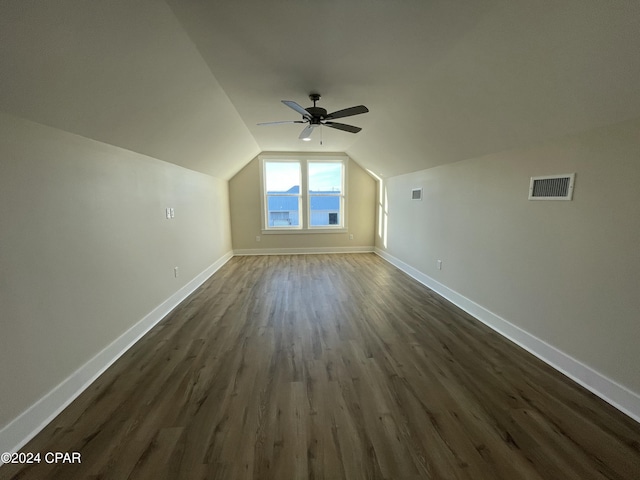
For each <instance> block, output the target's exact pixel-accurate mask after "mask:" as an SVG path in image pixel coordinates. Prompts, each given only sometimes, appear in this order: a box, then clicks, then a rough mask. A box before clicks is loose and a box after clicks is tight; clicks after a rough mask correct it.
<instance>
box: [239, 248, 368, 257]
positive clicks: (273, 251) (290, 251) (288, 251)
mask: <svg viewBox="0 0 640 480" xmlns="http://www.w3.org/2000/svg"><path fill="white" fill-rule="evenodd" d="M373 249H374V247H304V248H245V249H239V250H234V251H233V254H234V255H236V256H239V257H241V256H245V255H313V254H321V253H373Z"/></svg>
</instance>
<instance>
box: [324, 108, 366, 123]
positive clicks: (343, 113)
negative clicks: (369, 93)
mask: <svg viewBox="0 0 640 480" xmlns="http://www.w3.org/2000/svg"><path fill="white" fill-rule="evenodd" d="M368 111H369V109H368V108H367V107H365V106H364V105H358V106H357V107H350V108H345V109H344V110H338V111H337V112H333V113H330V114H329V115H327V116H326V117H325V118H326V119H327V120H333V119H334V118H343V117H350V116H352V115H360V114H361V113H367V112H368Z"/></svg>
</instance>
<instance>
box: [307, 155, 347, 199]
mask: <svg viewBox="0 0 640 480" xmlns="http://www.w3.org/2000/svg"><path fill="white" fill-rule="evenodd" d="M341 188H342V163H327V162H323V163H313V162H310V163H309V191H310V192H336V193H339V192H340V190H341Z"/></svg>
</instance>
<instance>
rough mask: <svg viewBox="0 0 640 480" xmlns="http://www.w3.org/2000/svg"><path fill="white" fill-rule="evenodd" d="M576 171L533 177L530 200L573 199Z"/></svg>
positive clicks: (530, 185)
mask: <svg viewBox="0 0 640 480" xmlns="http://www.w3.org/2000/svg"><path fill="white" fill-rule="evenodd" d="M575 178H576V174H575V173H569V174H566V175H549V176H546V177H531V183H530V184H529V200H571V199H572V198H573V182H574V180H575Z"/></svg>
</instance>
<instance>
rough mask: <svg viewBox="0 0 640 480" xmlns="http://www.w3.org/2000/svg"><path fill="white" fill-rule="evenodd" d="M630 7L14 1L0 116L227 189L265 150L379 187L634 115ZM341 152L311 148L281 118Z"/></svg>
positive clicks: (5, 11) (0, 9)
mask: <svg viewBox="0 0 640 480" xmlns="http://www.w3.org/2000/svg"><path fill="white" fill-rule="evenodd" d="M638 52H640V2H637V0H633V1H632V0H629V1H611V2H603V1H601V0H563V1H551V0H549V1H535V2H531V1H524V0H521V1H520V0H504V1H497V0H484V1H481V2H480V1H476V0H460V1H455V2H452V1H450V0H441V1H428V0H397V1H382V0H323V1H321V2H319V1H308V0H296V1H294V0H271V1H264V0H236V1H232V0H228V1H222V0H219V1H214V0H208V1H205V0H166V1H163V0H135V1H131V0H107V1H103V2H98V1H95V2H94V1H86V0H57V1H50V0H32V1H25V0H10V1H5V2H2V3H1V4H0V62H1V72H0V109H1V110H3V111H5V112H7V113H11V114H14V115H17V116H21V117H24V118H28V119H30V120H33V121H36V122H39V123H43V124H46V125H50V126H53V127H56V128H60V129H62V130H65V131H69V132H72V133H76V134H79V135H82V136H85V137H89V138H93V139H96V140H99V141H102V142H106V143H109V144H113V145H117V146H120V147H123V148H127V149H129V150H133V151H136V152H140V153H143V154H147V155H150V156H153V157H155V158H158V159H161V160H165V161H169V162H173V163H176V164H179V165H182V166H185V167H187V168H191V169H194V170H198V171H202V172H205V173H208V174H211V175H214V176H218V177H221V178H230V177H231V176H232V175H233V174H234V173H235V172H236V171H238V170H239V169H240V168H242V166H244V164H246V163H247V162H248V161H249V160H251V158H253V157H254V156H255V155H256V154H257V153H258V152H260V151H306V150H313V151H325V150H326V151H345V152H347V153H348V154H349V155H351V156H352V157H354V158H355V159H356V160H357V161H358V162H359V163H360V164H361V165H362V166H364V167H366V168H369V169H370V170H372V171H373V172H375V173H377V174H379V175H382V176H390V175H397V174H401V173H407V172H411V171H417V170H421V169H425V168H429V167H432V166H436V165H440V164H443V163H448V162H454V161H458V160H463V159H467V158H474V157H478V156H481V155H484V154H488V153H492V152H496V151H502V150H506V149H511V148H518V147H523V146H529V145H534V144H537V143H540V142H543V141H546V140H548V139H552V138H557V137H561V136H564V135H567V134H571V133H576V132H579V131H584V130H588V129H592V128H597V127H601V126H605V125H608V124H612V123H616V122H619V121H624V120H628V119H631V118H635V117H639V116H640V92H639V89H638V79H639V78H640V55H639V54H638ZM311 92H319V93H321V94H322V100H321V102H320V106H323V107H324V108H326V109H327V110H329V111H333V110H338V109H342V108H345V107H349V106H352V105H358V104H365V105H367V106H368V107H369V109H370V113H368V114H365V115H360V116H356V117H352V118H349V119H344V120H343V121H344V123H353V124H355V125H358V126H360V127H363V131H362V132H360V133H358V134H356V135H353V134H349V133H345V132H340V131H336V130H332V129H330V128H323V129H322V130H323V131H322V139H323V145H320V143H319V140H320V135H319V132H317V131H316V132H314V139H313V141H312V142H308V143H305V142H302V141H300V140H298V138H297V137H298V134H299V132H300V131H301V126H300V125H277V126H257V125H256V124H257V123H258V122H267V121H276V120H295V119H298V118H299V117H298V116H297V114H296V113H295V112H293V111H292V110H290V109H288V108H287V107H285V106H284V105H282V104H281V103H280V100H282V99H286V100H294V101H297V102H298V103H300V104H301V105H303V106H309V105H310V101H309V100H308V94H309V93H311Z"/></svg>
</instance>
